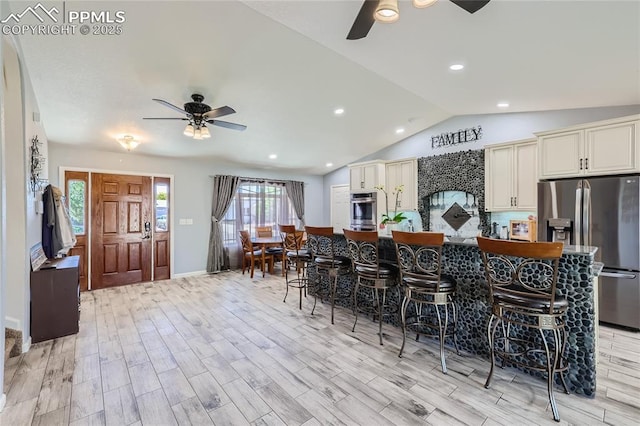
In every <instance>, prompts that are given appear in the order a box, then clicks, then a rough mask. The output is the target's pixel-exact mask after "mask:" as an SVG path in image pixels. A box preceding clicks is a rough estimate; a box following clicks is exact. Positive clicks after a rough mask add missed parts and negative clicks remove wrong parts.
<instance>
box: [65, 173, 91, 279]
mask: <svg viewBox="0 0 640 426" xmlns="http://www.w3.org/2000/svg"><path fill="white" fill-rule="evenodd" d="M64 184H65V191H64V193H65V194H66V201H67V208H68V210H69V215H70V216H71V225H72V226H73V232H74V233H75V234H76V240H77V242H76V245H75V246H74V247H73V248H72V249H71V250H69V256H79V257H80V259H79V262H78V268H79V270H80V291H86V290H88V283H87V281H88V280H87V271H88V270H89V247H87V234H88V233H89V221H88V220H87V210H88V205H89V203H88V201H89V172H74V171H66V172H65V173H64Z"/></svg>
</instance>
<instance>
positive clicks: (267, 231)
mask: <svg viewBox="0 0 640 426" xmlns="http://www.w3.org/2000/svg"><path fill="white" fill-rule="evenodd" d="M256 237H258V238H264V237H273V227H272V226H256Z"/></svg>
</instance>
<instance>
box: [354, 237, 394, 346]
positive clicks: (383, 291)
mask: <svg viewBox="0 0 640 426" xmlns="http://www.w3.org/2000/svg"><path fill="white" fill-rule="evenodd" d="M343 232H344V236H345V237H346V238H347V248H348V249H349V256H350V257H351V262H352V265H353V272H354V273H355V274H356V277H357V279H356V285H355V288H354V290H353V313H354V314H355V316H356V318H355V321H354V322H353V329H352V330H351V331H352V332H355V331H356V324H357V323H358V312H365V313H373V314H374V319H375V317H376V316H377V317H378V334H379V336H380V344H381V345H382V318H383V317H384V316H388V315H390V314H392V313H395V314H397V312H398V310H397V307H396V309H395V312H394V309H393V308H394V305H391V304H389V303H388V302H387V290H390V289H392V288H396V287H397V284H398V267H397V266H396V265H393V264H391V263H385V262H381V261H380V258H379V256H378V233H377V232H376V231H351V230H349V229H344V230H343ZM361 288H365V289H367V290H370V291H371V294H370V297H369V298H368V300H370V301H371V306H359V305H358V295H359V293H360V292H359V290H360V289H361ZM385 311H386V312H385Z"/></svg>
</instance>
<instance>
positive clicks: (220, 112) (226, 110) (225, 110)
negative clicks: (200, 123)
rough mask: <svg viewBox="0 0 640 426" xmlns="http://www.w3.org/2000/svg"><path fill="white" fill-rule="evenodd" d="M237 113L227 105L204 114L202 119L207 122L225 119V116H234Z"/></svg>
mask: <svg viewBox="0 0 640 426" xmlns="http://www.w3.org/2000/svg"><path fill="white" fill-rule="evenodd" d="M235 112H236V110H235V109H233V108H231V107H230V106H226V105H225V106H223V107H220V108H216V109H212V110H211V111H209V112H205V113H204V114H202V118H204V119H205V120H207V119H209V118H216V117H224V116H225V115H229V114H234V113H235Z"/></svg>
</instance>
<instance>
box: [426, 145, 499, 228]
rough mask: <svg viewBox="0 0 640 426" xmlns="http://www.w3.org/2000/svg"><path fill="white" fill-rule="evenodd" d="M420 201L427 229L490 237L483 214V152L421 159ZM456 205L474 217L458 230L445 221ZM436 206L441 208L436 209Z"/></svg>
mask: <svg viewBox="0 0 640 426" xmlns="http://www.w3.org/2000/svg"><path fill="white" fill-rule="evenodd" d="M437 197H440V200H439V201H438V198H437ZM418 200H420V201H421V203H420V204H419V205H418V211H419V213H420V216H421V217H422V225H423V229H424V230H429V231H435V232H444V233H445V234H446V235H451V236H459V237H476V236H478V234H479V233H481V234H482V235H489V233H490V232H491V229H490V227H489V220H488V215H487V214H486V213H485V211H484V150H482V149H478V150H473V151H471V150H470V151H461V152H453V153H450V154H443V155H435V156H432V157H421V158H418ZM454 202H455V203H457V204H458V205H459V206H461V207H462V208H463V209H464V210H465V211H467V213H468V214H469V215H470V216H471V218H470V219H469V220H468V221H467V222H465V223H464V224H463V225H462V226H461V227H460V228H459V229H458V230H455V229H454V228H453V227H452V226H451V225H450V224H449V223H447V221H445V220H444V219H442V215H443V214H444V213H445V211H446V209H448V208H450V207H451V205H453V203H454ZM442 204H444V205H445V206H447V207H446V209H445V210H441V209H439V206H440V205H442ZM474 204H475V206H473V205H474ZM436 205H437V206H438V208H434V206H436ZM465 205H469V207H468V208H467V207H465ZM432 220H433V226H432Z"/></svg>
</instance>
